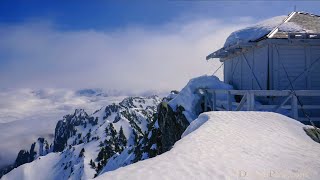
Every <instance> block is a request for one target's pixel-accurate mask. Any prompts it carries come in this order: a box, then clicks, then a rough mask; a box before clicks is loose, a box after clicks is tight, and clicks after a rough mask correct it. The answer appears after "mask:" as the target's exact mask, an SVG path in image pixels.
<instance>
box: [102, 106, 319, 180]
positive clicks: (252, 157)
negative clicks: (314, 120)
mask: <svg viewBox="0 0 320 180" xmlns="http://www.w3.org/2000/svg"><path fill="white" fill-rule="evenodd" d="M304 126H305V125H303V124H301V123H299V122H297V121H295V120H293V119H291V118H288V117H286V116H283V115H280V114H276V113H270V112H208V113H203V114H201V115H200V116H199V117H198V119H197V120H195V121H193V122H192V123H191V125H190V126H189V127H188V129H187V130H186V131H185V133H184V135H183V136H184V137H183V138H182V139H181V140H180V141H178V142H177V143H176V144H175V146H174V147H173V149H172V150H170V151H169V152H167V153H164V154H162V155H160V156H157V157H155V158H152V159H148V160H145V161H141V162H138V163H136V164H133V165H129V166H126V167H123V168H120V169H118V170H115V171H112V172H108V173H105V174H102V175H101V176H98V177H97V179H99V180H100V179H161V180H162V179H219V180H221V179H241V178H245V179H254V180H256V179H268V178H270V177H272V179H313V180H316V179H320V174H319V172H320V171H319V170H320V161H319V158H320V153H319V152H320V144H318V143H316V142H314V141H313V140H312V139H311V138H310V137H309V136H307V135H306V133H305V132H304V130H303V127H304Z"/></svg>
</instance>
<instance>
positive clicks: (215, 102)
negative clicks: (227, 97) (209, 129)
mask: <svg viewBox="0 0 320 180" xmlns="http://www.w3.org/2000/svg"><path fill="white" fill-rule="evenodd" d="M216 109H217V98H216V92H215V91H214V92H213V93H212V111H215V110H216Z"/></svg>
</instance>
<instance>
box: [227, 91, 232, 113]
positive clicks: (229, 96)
mask: <svg viewBox="0 0 320 180" xmlns="http://www.w3.org/2000/svg"><path fill="white" fill-rule="evenodd" d="M227 101H228V105H227V110H228V111H232V96H231V93H230V91H228V92H227Z"/></svg>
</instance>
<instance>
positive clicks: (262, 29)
mask: <svg viewBox="0 0 320 180" xmlns="http://www.w3.org/2000/svg"><path fill="white" fill-rule="evenodd" d="M286 17H287V16H276V17H273V18H270V19H267V20H264V21H262V22H259V23H257V24H255V25H253V26H250V27H247V28H244V29H241V30H238V31H235V32H233V33H231V34H230V35H229V37H228V38H227V40H226V42H225V43H224V47H227V46H231V45H234V44H240V43H244V42H250V41H254V40H256V39H259V38H261V37H263V36H265V35H267V34H268V33H269V32H270V31H272V30H273V29H274V28H275V27H277V26H279V25H280V24H281V23H282V22H283V21H284V20H285V18H286Z"/></svg>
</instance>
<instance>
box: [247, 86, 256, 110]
mask: <svg viewBox="0 0 320 180" xmlns="http://www.w3.org/2000/svg"><path fill="white" fill-rule="evenodd" d="M254 103H255V98H254V93H253V92H250V91H249V92H248V99H247V106H248V107H247V110H248V111H254Z"/></svg>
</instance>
